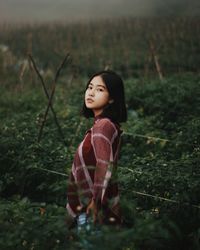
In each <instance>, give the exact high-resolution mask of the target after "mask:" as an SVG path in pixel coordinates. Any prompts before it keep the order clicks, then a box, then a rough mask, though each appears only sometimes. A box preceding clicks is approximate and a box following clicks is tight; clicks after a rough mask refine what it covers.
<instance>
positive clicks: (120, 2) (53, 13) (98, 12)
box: [0, 0, 200, 22]
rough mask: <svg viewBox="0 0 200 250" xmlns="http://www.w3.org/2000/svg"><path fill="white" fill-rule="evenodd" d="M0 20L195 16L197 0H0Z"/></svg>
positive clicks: (36, 20) (197, 5) (42, 20)
mask: <svg viewBox="0 0 200 250" xmlns="http://www.w3.org/2000/svg"><path fill="white" fill-rule="evenodd" d="M0 7H1V8H0V21H1V22H4V21H9V22H32V21H34V22H44V21H66V20H67V21H74V20H79V19H82V20H84V19H91V18H92V19H99V18H105V17H106V18H113V17H128V16H129V17H152V16H174V15H176V16H197V15H199V14H200V3H199V1H198V0H190V1H188V0H176V1H175V0H165V1H162V0H107V1H106V0H102V1H98V0H74V1H71V0H57V1H56V2H55V1H53V0H7V1H4V0H1V1H0Z"/></svg>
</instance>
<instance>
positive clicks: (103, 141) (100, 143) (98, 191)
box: [92, 119, 118, 202]
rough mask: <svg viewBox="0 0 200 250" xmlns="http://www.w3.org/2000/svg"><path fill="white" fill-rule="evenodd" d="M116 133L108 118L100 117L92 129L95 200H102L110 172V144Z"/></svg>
mask: <svg viewBox="0 0 200 250" xmlns="http://www.w3.org/2000/svg"><path fill="white" fill-rule="evenodd" d="M117 135H118V131H117V129H116V128H115V126H114V124H113V123H112V122H111V121H110V120H109V119H101V120H100V121H99V122H98V123H97V124H95V125H94V127H93V130H92V146H93V149H94V154H95V157H96V168H95V176H94V195H93V199H94V200H95V201H96V202H99V201H100V200H101V201H102V200H103V197H104V194H105V190H106V188H107V185H108V181H109V179H110V177H111V174H112V165H113V150H112V144H113V141H114V139H115V138H116V136H117Z"/></svg>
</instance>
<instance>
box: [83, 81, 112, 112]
mask: <svg viewBox="0 0 200 250" xmlns="http://www.w3.org/2000/svg"><path fill="white" fill-rule="evenodd" d="M109 102H110V97H109V92H108V89H107V87H106V85H105V83H104V82H103V80H102V78H101V77H100V76H95V77H94V78H93V79H92V80H91V82H90V83H89V85H88V87H87V89H86V92H85V105H86V107H87V108H88V109H92V111H93V113H94V116H97V115H100V114H101V113H102V112H103V109H104V108H105V106H107V105H108V103H109Z"/></svg>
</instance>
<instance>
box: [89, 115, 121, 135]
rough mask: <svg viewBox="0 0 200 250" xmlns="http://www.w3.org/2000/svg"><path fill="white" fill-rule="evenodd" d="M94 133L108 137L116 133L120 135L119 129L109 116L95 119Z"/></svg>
mask: <svg viewBox="0 0 200 250" xmlns="http://www.w3.org/2000/svg"><path fill="white" fill-rule="evenodd" d="M92 132H93V135H95V134H103V135H104V136H106V137H107V138H109V139H111V138H112V137H113V136H114V135H115V136H117V135H118V129H117V127H116V125H115V123H113V122H112V121H111V120H110V119H109V118H101V119H99V120H97V121H95V124H94V125H93V127H92Z"/></svg>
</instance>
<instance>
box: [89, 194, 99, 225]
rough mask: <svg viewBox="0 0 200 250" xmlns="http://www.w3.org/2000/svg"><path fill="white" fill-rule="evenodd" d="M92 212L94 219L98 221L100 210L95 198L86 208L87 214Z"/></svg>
mask: <svg viewBox="0 0 200 250" xmlns="http://www.w3.org/2000/svg"><path fill="white" fill-rule="evenodd" d="M90 213H92V217H93V221H94V223H96V221H97V214H98V211H97V206H96V204H95V201H94V200H93V199H92V200H91V202H90V204H89V205H88V206H87V209H86V214H87V215H89V214H90Z"/></svg>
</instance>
